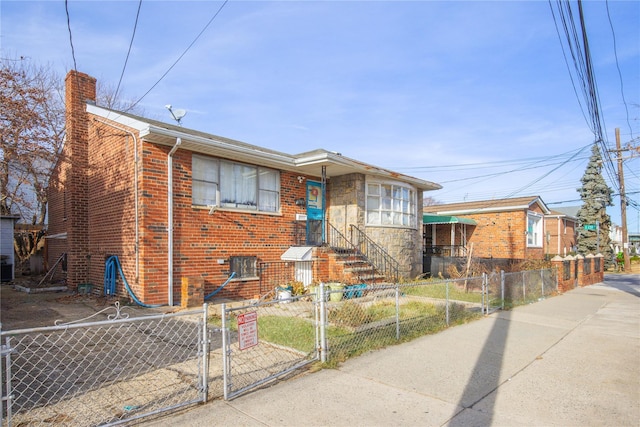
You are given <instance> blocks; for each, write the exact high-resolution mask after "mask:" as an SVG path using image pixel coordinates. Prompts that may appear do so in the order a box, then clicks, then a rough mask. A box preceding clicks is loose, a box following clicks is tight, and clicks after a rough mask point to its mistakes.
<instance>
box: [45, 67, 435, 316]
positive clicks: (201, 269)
mask: <svg viewBox="0 0 640 427" xmlns="http://www.w3.org/2000/svg"><path fill="white" fill-rule="evenodd" d="M95 86H96V81H95V79H93V78H92V77H90V76H87V75H86V74H82V73H76V72H70V73H69V74H68V75H67V79H66V93H67V95H66V109H67V141H66V143H65V147H64V152H63V156H62V157H61V159H60V161H59V163H58V165H57V166H56V168H55V170H54V174H53V176H52V179H51V183H50V186H49V227H48V232H49V234H50V235H51V236H54V237H55V238H54V239H49V240H48V258H49V259H48V261H49V265H52V264H53V263H54V262H55V261H56V260H57V259H58V258H59V257H60V255H61V254H62V253H66V263H65V267H66V271H67V285H68V286H69V287H70V288H72V289H75V288H76V287H77V286H78V285H79V284H82V283H92V284H94V290H95V289H96V288H98V285H99V284H102V283H103V279H104V273H105V260H107V259H108V258H109V257H110V256H112V255H117V256H118V258H119V259H120V262H121V264H122V269H123V272H124V275H125V277H126V278H127V282H128V283H129V285H130V286H131V288H132V290H133V291H134V293H135V295H137V297H138V298H139V299H140V300H141V301H143V302H144V303H145V304H167V303H169V304H172V305H174V304H175V303H176V302H177V300H179V299H180V297H181V283H182V281H183V279H185V278H194V281H193V282H194V283H198V286H199V287H202V286H204V294H205V295H207V293H210V292H212V291H213V290H215V289H217V288H218V286H219V285H220V284H222V283H223V282H225V280H226V279H227V278H228V277H229V275H230V273H231V272H235V273H236V278H234V279H233V280H232V281H231V282H229V284H228V285H227V286H226V287H225V288H224V289H223V290H222V291H221V292H220V294H219V296H224V297H244V298H251V297H254V296H255V295H257V294H259V293H260V292H262V291H263V290H261V289H260V288H259V283H260V275H261V271H259V269H258V265H260V264H259V263H260V262H276V261H280V260H281V256H282V255H283V254H284V253H285V252H286V251H287V250H288V249H289V248H290V247H291V246H294V245H307V246H310V247H320V246H322V248H320V249H318V248H313V251H314V252H313V256H314V257H315V259H320V258H322V259H324V260H326V261H327V262H326V263H324V264H321V263H318V264H319V265H318V267H314V268H316V270H315V272H314V275H315V276H314V277H313V279H314V280H327V279H328V278H329V277H327V276H328V275H329V274H330V266H329V264H330V257H329V256H328V254H327V252H329V251H330V249H331V248H327V247H326V245H323V243H324V242H325V237H326V235H327V234H328V233H329V231H330V230H331V231H333V230H338V231H339V232H340V233H342V234H343V235H345V236H347V238H350V236H351V232H353V230H354V229H353V227H352V226H357V227H358V229H359V230H362V231H363V232H364V233H366V235H367V236H369V237H370V238H371V239H372V240H373V241H375V243H377V244H378V245H380V246H382V247H383V248H384V249H385V250H386V251H387V252H388V253H389V254H390V255H391V256H392V257H393V258H395V259H396V260H398V261H399V263H400V272H401V276H403V277H411V276H415V275H418V274H420V272H421V268H422V264H421V263H422V259H421V254H422V245H421V233H422V230H421V226H422V224H421V221H420V219H421V218H420V215H421V212H420V206H422V193H423V191H428V190H435V189H439V188H440V186H439V185H437V184H434V183H432V182H429V181H425V180H422V179H418V178H414V177H410V176H407V175H403V174H399V173H397V172H393V171H389V170H386V169H382V168H378V167H376V166H373V165H369V164H365V163H362V162H358V161H356V160H353V159H349V158H347V157H344V156H342V155H340V154H338V153H334V152H329V151H326V150H321V149H319V150H315V151H310V152H306V153H302V154H297V155H289V154H285V153H281V152H277V151H273V150H268V149H265V148H261V147H257V146H254V145H250V144H246V143H243V142H239V141H234V140H230V139H227V138H222V137H218V136H215V135H211V134H206V133H203V132H198V131H195V130H191V129H186V128H183V127H180V126H177V125H171V124H167V123H163V122H159V121H155V120H148V119H146V118H142V117H138V116H134V115H131V114H126V113H123V112H118V111H112V110H108V109H105V108H101V107H98V106H96V105H95V104H94V102H95ZM323 196H324V197H323ZM319 212H320V216H318V215H319ZM307 216H308V219H309V220H308V221H306V222H305V219H306V218H307ZM307 224H308V225H309V227H308V228H307ZM301 228H302V230H303V233H302V234H303V240H302V241H301V240H299V239H298V236H299V235H298V234H297V232H298V231H299V230H300V229H301ZM323 232H324V233H325V234H322V233H323ZM331 271H333V274H335V269H334V270H331ZM200 279H203V280H204V283H203V284H202V280H200ZM117 293H118V294H119V295H124V294H125V290H124V289H123V286H122V283H121V282H118V288H117ZM202 293H203V292H202V291H201V290H198V292H196V293H192V295H201V294H202ZM190 295H191V294H190Z"/></svg>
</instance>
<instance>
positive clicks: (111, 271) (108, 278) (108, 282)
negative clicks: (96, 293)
mask: <svg viewBox="0 0 640 427" xmlns="http://www.w3.org/2000/svg"><path fill="white" fill-rule="evenodd" d="M116 268H117V272H119V273H120V278H122V283H124V287H125V289H126V290H127V292H128V293H129V296H131V298H132V299H133V301H134V302H135V303H136V304H138V305H139V306H141V307H145V308H155V307H162V304H158V305H149V304H145V303H143V302H142V301H140V300H139V299H138V297H136V295H135V294H134V293H133V291H132V290H131V288H130V287H129V282H127V279H126V278H125V277H124V273H123V272H122V266H121V265H120V260H119V259H118V256H117V255H112V256H110V257H109V258H107V260H106V261H105V264H104V294H105V295H115V294H116Z"/></svg>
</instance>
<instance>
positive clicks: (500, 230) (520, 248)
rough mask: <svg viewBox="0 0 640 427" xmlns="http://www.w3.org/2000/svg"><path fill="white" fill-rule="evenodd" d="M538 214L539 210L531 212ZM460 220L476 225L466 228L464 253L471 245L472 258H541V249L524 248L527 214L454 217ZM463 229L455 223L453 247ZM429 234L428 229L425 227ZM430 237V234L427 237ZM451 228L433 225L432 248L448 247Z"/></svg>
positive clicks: (459, 242)
mask: <svg viewBox="0 0 640 427" xmlns="http://www.w3.org/2000/svg"><path fill="white" fill-rule="evenodd" d="M532 210H534V211H536V212H539V211H540V208H539V207H537V206H536V207H535V209H532ZM456 216H457V217H460V218H469V219H472V220H474V221H475V222H476V224H477V225H476V226H467V232H466V236H467V244H466V247H467V250H469V249H470V247H471V244H472V243H473V256H474V257H480V258H506V259H543V258H544V249H543V248H528V247H527V235H526V230H527V212H526V211H524V210H523V211H510V212H481V213H475V214H468V215H462V214H456ZM461 230H462V226H461V225H460V224H456V229H455V239H454V243H453V244H454V245H463V244H464V241H463V239H462V231H461ZM427 231H428V232H430V228H429V227H427ZM429 237H431V235H429ZM451 244H452V243H451V225H449V224H441V225H437V226H436V238H435V241H434V242H433V245H435V246H449V245H451Z"/></svg>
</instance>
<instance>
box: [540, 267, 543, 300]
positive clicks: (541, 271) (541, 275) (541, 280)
mask: <svg viewBox="0 0 640 427" xmlns="http://www.w3.org/2000/svg"><path fill="white" fill-rule="evenodd" d="M540 283H542V296H543V297H544V270H540Z"/></svg>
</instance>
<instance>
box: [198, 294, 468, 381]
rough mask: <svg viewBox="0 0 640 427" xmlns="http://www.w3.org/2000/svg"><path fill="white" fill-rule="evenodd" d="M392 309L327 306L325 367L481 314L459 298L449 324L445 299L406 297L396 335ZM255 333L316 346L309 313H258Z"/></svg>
mask: <svg viewBox="0 0 640 427" xmlns="http://www.w3.org/2000/svg"><path fill="white" fill-rule="evenodd" d="M395 313H396V307H395V302H394V301H381V302H378V303H376V304H372V305H369V306H367V305H364V304H360V303H357V302H353V301H346V302H343V303H341V304H339V305H337V306H335V307H333V308H331V309H330V310H329V313H328V321H329V325H328V327H327V331H326V335H327V340H328V345H329V358H328V361H327V362H326V363H324V364H323V367H328V368H332V367H335V366H337V365H338V364H339V363H341V362H343V361H345V360H346V359H349V358H352V357H356V356H359V355H361V354H363V353H366V352H369V351H372V350H376V349H380V348H384V347H387V346H389V345H395V344H400V343H403V342H407V341H411V340H413V339H415V338H417V337H420V336H423V335H429V334H434V333H437V332H440V331H442V330H443V329H446V328H447V327H448V326H452V325H456V324H461V323H466V322H468V321H469V320H471V319H474V318H476V317H479V316H480V315H481V314H480V313H479V312H471V311H468V310H466V309H465V307H464V305H462V304H455V303H453V304H449V325H447V323H446V307H445V306H444V305H441V304H432V303H427V302H424V301H408V302H406V303H404V304H401V306H400V324H399V332H400V336H399V338H398V337H397V331H398V330H397V328H398V326H397V325H396V321H395V317H396V314H395ZM209 323H211V324H214V325H216V326H220V325H221V323H222V322H221V319H220V317H218V316H212V317H210V319H209ZM228 327H229V329H230V330H231V331H232V332H236V331H237V322H236V320H235V318H232V319H231V320H230V321H229V322H228ZM258 339H259V340H260V341H266V342H270V343H274V344H278V345H281V346H285V347H289V348H294V349H297V350H299V351H302V352H304V353H312V352H313V351H315V326H314V324H313V322H311V321H309V320H308V319H303V318H298V317H290V316H276V315H261V316H258Z"/></svg>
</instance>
